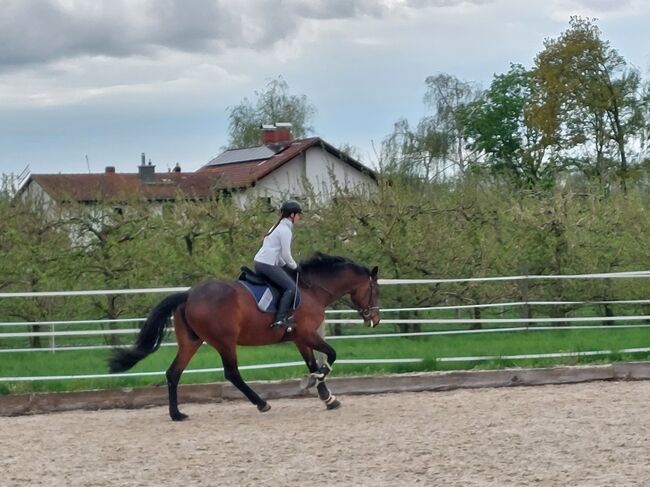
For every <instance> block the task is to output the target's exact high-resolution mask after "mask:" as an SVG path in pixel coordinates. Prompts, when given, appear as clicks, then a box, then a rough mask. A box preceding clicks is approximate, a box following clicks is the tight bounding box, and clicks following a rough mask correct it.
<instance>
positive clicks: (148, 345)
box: [108, 291, 189, 373]
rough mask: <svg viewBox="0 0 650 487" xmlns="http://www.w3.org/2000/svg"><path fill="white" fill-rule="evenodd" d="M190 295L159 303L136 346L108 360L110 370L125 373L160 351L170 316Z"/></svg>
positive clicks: (177, 296)
mask: <svg viewBox="0 0 650 487" xmlns="http://www.w3.org/2000/svg"><path fill="white" fill-rule="evenodd" d="M188 294H189V293H188V292H187V291H185V292H182V293H176V294H172V295H171V296H167V297H166V298H165V299H163V300H162V301H161V302H160V303H158V304H157V305H156V307H155V308H154V309H152V310H151V313H149V317H148V318H147V320H146V321H145V322H144V324H143V325H142V328H141V329H140V333H139V334H138V338H137V339H136V342H135V346H134V347H131V348H120V349H117V350H114V351H113V353H112V354H111V356H110V358H109V359H108V369H109V370H110V371H111V372H113V373H115V372H124V371H125V370H129V369H130V368H131V367H133V366H134V365H135V364H137V363H138V362H139V361H140V360H142V359H143V358H145V357H146V356H147V355H150V354H152V353H153V352H155V351H156V350H158V348H159V347H160V344H161V343H162V341H163V338H164V337H165V327H166V326H167V324H168V323H169V316H170V315H171V314H172V312H173V311H174V309H176V308H177V307H178V306H179V305H181V304H183V303H184V302H185V301H187V296H188Z"/></svg>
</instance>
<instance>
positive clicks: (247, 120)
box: [227, 76, 316, 148]
mask: <svg viewBox="0 0 650 487" xmlns="http://www.w3.org/2000/svg"><path fill="white" fill-rule="evenodd" d="M227 111H228V120H229V139H228V147H229V148H241V147H252V146H256V145H259V144H260V126H261V125H262V124H271V123H276V122H290V123H291V132H292V135H293V136H294V137H295V138H302V137H305V136H306V135H307V134H309V133H310V132H312V131H313V127H312V126H311V125H310V124H311V120H312V118H313V116H314V115H315V113H316V109H315V108H314V106H313V105H312V104H311V103H309V101H308V99H307V97H306V96H305V95H292V94H290V93H289V85H288V84H287V82H286V81H285V80H284V79H283V78H282V77H281V76H278V77H277V78H275V79H273V80H271V81H269V82H268V83H267V85H266V88H265V89H264V90H263V91H255V100H254V101H251V100H249V99H248V98H244V99H243V100H242V101H241V103H239V104H238V105H235V106H234V107H229V108H228V109H227Z"/></svg>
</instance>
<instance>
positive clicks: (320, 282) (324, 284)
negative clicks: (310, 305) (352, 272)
mask: <svg viewBox="0 0 650 487" xmlns="http://www.w3.org/2000/svg"><path fill="white" fill-rule="evenodd" d="M310 288H311V290H312V291H313V292H315V293H316V294H317V295H318V296H319V298H320V299H319V300H320V301H321V302H322V304H323V306H324V307H327V306H329V305H330V304H332V303H333V302H334V301H336V300H337V299H340V298H341V297H343V296H345V295H346V294H348V293H349V292H350V291H351V290H352V289H353V288H354V283H353V282H351V279H349V278H348V279H346V278H345V277H344V276H332V277H328V278H313V279H312V285H311V287H310Z"/></svg>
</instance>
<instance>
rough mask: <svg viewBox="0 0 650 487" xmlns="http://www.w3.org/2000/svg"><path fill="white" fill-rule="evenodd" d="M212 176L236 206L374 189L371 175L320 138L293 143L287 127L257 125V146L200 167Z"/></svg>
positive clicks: (324, 197) (324, 198) (374, 178)
mask: <svg viewBox="0 0 650 487" xmlns="http://www.w3.org/2000/svg"><path fill="white" fill-rule="evenodd" d="M197 172H198V173H199V174H206V175H208V174H209V175H217V176H219V178H220V180H221V184H222V186H223V187H224V188H228V190H229V191H231V193H232V195H233V197H236V198H237V199H238V203H239V205H240V206H241V207H243V206H245V204H246V202H247V201H249V200H250V199H251V198H265V199H267V200H268V201H269V202H271V201H272V202H274V203H277V202H279V201H280V200H282V199H285V198H287V197H292V198H298V199H300V198H302V197H305V196H306V195H308V194H310V193H312V194H314V195H315V196H316V197H318V198H319V199H320V200H321V201H327V200H329V199H330V198H331V197H333V196H334V195H335V194H336V192H337V191H338V190H339V189H344V190H347V191H353V192H360V193H367V192H369V191H372V190H373V189H374V188H375V187H376V186H377V176H376V175H375V173H374V172H373V171H372V170H371V169H369V168H367V167H366V166H364V165H363V164H361V163H360V162H359V161H357V160H355V159H353V158H352V157H350V156H348V155H347V154H345V153H344V152H342V151H340V150H339V149H337V148H336V147H334V146H332V145H331V144H329V143H327V142H325V141H324V140H322V139H321V138H320V137H310V138H306V139H298V140H293V139H292V137H291V125H290V124H281V123H278V124H275V125H263V126H262V144H261V145H259V146H256V147H248V148H245V149H231V150H227V151H225V152H223V153H222V154H220V155H219V156H217V157H215V158H214V159H212V160H211V161H210V162H208V163H207V164H205V165H204V166H203V167H201V168H200V169H199V170H198V171H197Z"/></svg>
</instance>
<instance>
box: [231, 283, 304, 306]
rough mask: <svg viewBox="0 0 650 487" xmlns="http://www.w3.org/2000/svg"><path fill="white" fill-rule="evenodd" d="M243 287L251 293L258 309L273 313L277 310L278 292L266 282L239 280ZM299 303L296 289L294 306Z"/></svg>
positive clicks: (298, 292)
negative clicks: (257, 282)
mask: <svg viewBox="0 0 650 487" xmlns="http://www.w3.org/2000/svg"><path fill="white" fill-rule="evenodd" d="M239 282H241V283H242V284H243V285H244V287H245V288H246V289H248V291H249V292H250V293H251V294H252V295H253V299H254V300H255V302H256V303H257V307H258V308H259V309H260V311H265V312H267V313H275V312H276V311H277V310H278V301H279V299H280V292H279V291H278V290H277V289H275V288H272V287H270V286H268V285H266V284H255V283H252V282H248V281H244V280H240V281H239ZM299 305H300V290H299V289H298V291H297V296H296V308H297V307H298V306H299Z"/></svg>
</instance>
